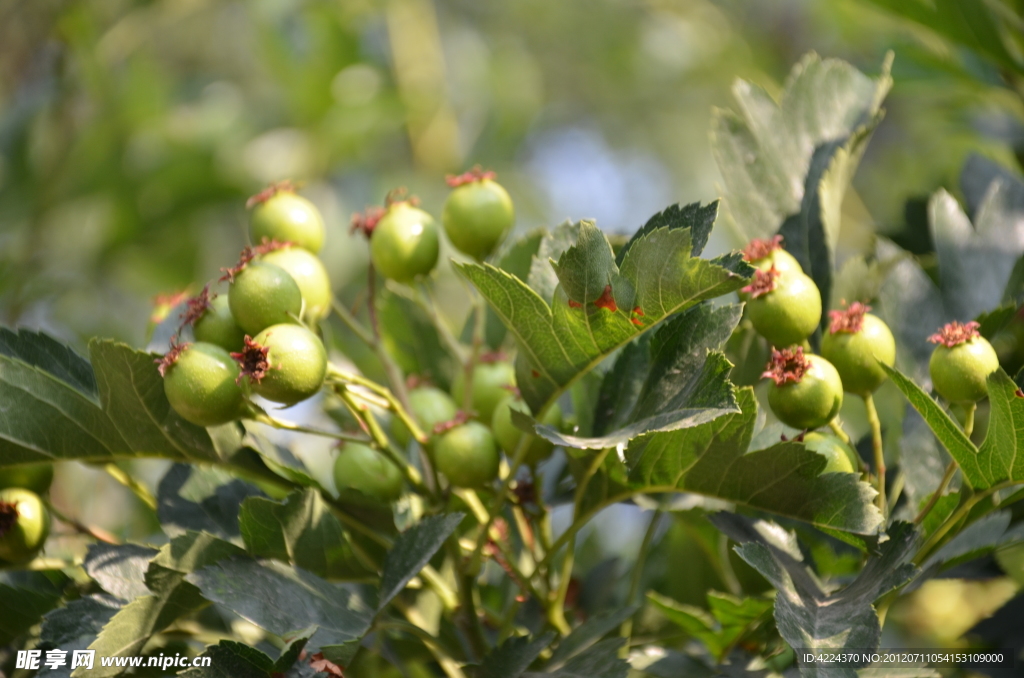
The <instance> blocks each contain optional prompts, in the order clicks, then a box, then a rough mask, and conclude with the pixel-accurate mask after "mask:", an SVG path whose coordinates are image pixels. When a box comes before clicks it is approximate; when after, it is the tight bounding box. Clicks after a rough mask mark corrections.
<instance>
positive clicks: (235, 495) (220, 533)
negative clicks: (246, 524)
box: [157, 464, 263, 544]
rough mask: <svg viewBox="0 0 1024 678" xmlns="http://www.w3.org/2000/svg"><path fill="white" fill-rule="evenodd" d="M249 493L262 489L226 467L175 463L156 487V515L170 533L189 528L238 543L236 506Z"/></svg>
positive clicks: (250, 494)
mask: <svg viewBox="0 0 1024 678" xmlns="http://www.w3.org/2000/svg"><path fill="white" fill-rule="evenodd" d="M253 496H256V497H261V496H263V493H262V492H261V491H260V490H259V489H257V488H256V487H254V486H252V485H249V484H247V483H244V482H242V481H241V480H238V479H236V478H235V477H233V476H231V475H230V474H229V473H227V472H226V471H222V470H219V469H216V468H201V467H198V466H188V465H186V464H175V465H174V466H172V467H171V468H170V470H168V471H167V473H166V474H165V475H164V477H163V479H161V481H160V485H159V486H158V487H157V516H158V517H159V518H160V526H161V527H162V528H163V530H164V532H166V533H167V534H168V535H169V536H171V537H174V536H177V535H180V534H182V533H184V532H186V531H189V530H191V531H193V532H208V533H210V534H212V535H215V536H217V537H221V538H223V539H226V540H228V541H232V542H235V543H239V544H240V543H241V532H240V531H239V528H238V509H239V506H240V505H241V503H242V502H243V501H245V500H246V499H247V498H249V497H253Z"/></svg>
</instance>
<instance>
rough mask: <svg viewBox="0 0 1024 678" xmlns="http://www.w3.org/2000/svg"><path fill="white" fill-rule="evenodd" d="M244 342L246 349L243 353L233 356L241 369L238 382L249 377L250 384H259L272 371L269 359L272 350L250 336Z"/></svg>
mask: <svg viewBox="0 0 1024 678" xmlns="http://www.w3.org/2000/svg"><path fill="white" fill-rule="evenodd" d="M244 341H245V347H244V348H243V349H242V350H241V351H239V352H237V353H232V354H231V357H232V358H234V359H235V362H237V363H238V367H239V368H240V369H241V373H240V374H239V375H238V379H236V381H241V380H242V378H243V377H249V383H250V384H252V383H256V384H258V383H260V382H261V381H263V377H265V376H267V372H268V371H269V370H270V360H269V359H268V358H267V354H268V353H270V349H269V348H267V347H265V346H261V345H260V344H258V343H256V342H255V341H253V339H252V337H250V336H249V335H248V334H247V335H245V339H244Z"/></svg>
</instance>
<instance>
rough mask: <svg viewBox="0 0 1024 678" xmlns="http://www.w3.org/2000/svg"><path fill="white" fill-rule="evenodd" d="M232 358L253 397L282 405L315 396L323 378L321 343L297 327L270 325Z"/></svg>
mask: <svg viewBox="0 0 1024 678" xmlns="http://www.w3.org/2000/svg"><path fill="white" fill-rule="evenodd" d="M233 356H234V357H235V359H236V360H237V361H238V362H239V364H240V365H241V367H242V374H243V376H244V377H246V378H248V380H249V384H250V387H251V388H252V391H253V393H255V394H256V395H258V396H261V397H263V398H266V399H267V400H270V401H273V402H275V403H281V404H282V405H294V404H295V403H298V402H302V401H303V400H306V399H307V398H310V397H312V396H314V395H316V394H317V393H318V392H319V391H320V387H321V386H323V383H324V378H325V377H326V376H327V351H326V350H325V349H324V344H323V342H322V341H320V338H319V337H317V336H316V335H315V334H313V333H312V332H310V331H309V330H307V329H306V328H305V327H302V326H301V325H289V324H281V325H271V326H270V327H268V328H267V329H265V330H263V331H262V332H260V333H259V334H258V335H256V338H255V339H249V338H248V337H247V338H246V342H245V348H244V349H243V350H242V351H241V352H240V353H237V354H233Z"/></svg>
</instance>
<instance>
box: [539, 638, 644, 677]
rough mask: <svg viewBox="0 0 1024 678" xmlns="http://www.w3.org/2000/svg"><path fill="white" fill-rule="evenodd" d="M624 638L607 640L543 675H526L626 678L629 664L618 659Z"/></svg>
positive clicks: (624, 641)
mask: <svg viewBox="0 0 1024 678" xmlns="http://www.w3.org/2000/svg"><path fill="white" fill-rule="evenodd" d="M625 643H626V639H625V638H609V639H608V640H602V641H600V642H599V643H597V644H595V645H594V646H593V647H591V648H589V649H587V650H586V651H585V652H582V653H580V654H578V655H576V656H574V657H573V658H572V659H570V660H569V661H567V662H565V664H563V665H561V666H559V667H558V668H555V669H549V670H547V671H545V672H544V673H527V674H526V676H529V677H530V678H539V677H540V676H555V677H557V678H626V676H627V675H628V674H629V663H628V662H626V660H625V659H622V658H620V657H619V650H620V649H621V648H622V646H623V645H625Z"/></svg>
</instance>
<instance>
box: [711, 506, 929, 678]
mask: <svg viewBox="0 0 1024 678" xmlns="http://www.w3.org/2000/svg"><path fill="white" fill-rule="evenodd" d="M730 536H732V537H733V538H734V539H735V538H736V537H737V536H738V537H739V539H736V540H737V541H741V545H740V546H738V547H736V552H737V553H738V554H739V556H740V557H741V558H743V560H745V561H746V562H747V563H748V564H750V565H751V566H752V567H754V568H755V569H756V570H757V571H758V572H760V573H761V574H762V575H764V577H765V578H766V579H767V580H768V581H769V582H770V583H771V584H772V585H773V586H774V587H775V588H776V589H777V590H778V592H779V593H778V595H777V596H776V597H775V622H776V625H777V626H778V629H779V633H780V634H782V637H783V638H784V639H785V640H786V642H788V643H789V644H790V646H792V647H794V648H814V649H822V650H843V649H848V648H869V649H874V648H877V647H878V645H879V640H880V638H881V626H880V624H879V621H878V615H877V614H876V613H875V610H874V608H873V606H872V605H873V603H874V601H876V600H877V599H878V598H880V597H881V596H882V595H884V594H886V593H888V592H889V591H892V590H893V589H895V588H897V587H899V586H902V585H903V584H906V583H907V582H909V581H910V580H911V579H912V578H913V577H914V576H915V574H916V573H917V568H915V567H914V565H913V564H911V563H910V562H909V561H910V558H911V557H912V556H913V552H914V546H915V543H916V541H917V533H916V532H915V530H914V528H913V526H912V525H910V524H909V523H903V522H897V523H894V524H893V525H891V526H890V528H889V540H888V541H886V542H885V543H884V544H883V545H882V547H881V554H880V555H879V556H878V557H873V558H871V559H870V560H868V562H867V564H866V565H865V566H864V569H863V570H861V573H860V574H859V575H858V576H857V578H856V579H855V580H854V581H853V582H851V583H850V584H848V585H846V586H845V587H843V588H841V589H839V590H838V591H834V592H832V593H826V591H825V590H824V589H823V588H822V586H821V584H820V583H819V582H818V581H817V579H816V578H815V577H814V576H813V575H812V573H811V572H810V571H809V570H808V569H807V568H806V566H805V565H804V564H803V563H802V562H800V560H799V559H797V558H794V557H793V555H792V554H790V553H787V552H786V551H784V550H782V549H779V548H777V547H775V546H773V545H772V543H771V542H770V541H768V540H766V539H763V538H762V539H752V540H744V537H743V536H742V535H732V534H730ZM803 673H804V674H805V675H815V676H816V675H822V676H827V675H850V676H853V675H855V674H854V672H853V670H852V669H851V670H848V671H843V672H842V673H829V671H828V670H827V669H824V670H822V669H814V668H811V667H804V669H803Z"/></svg>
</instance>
